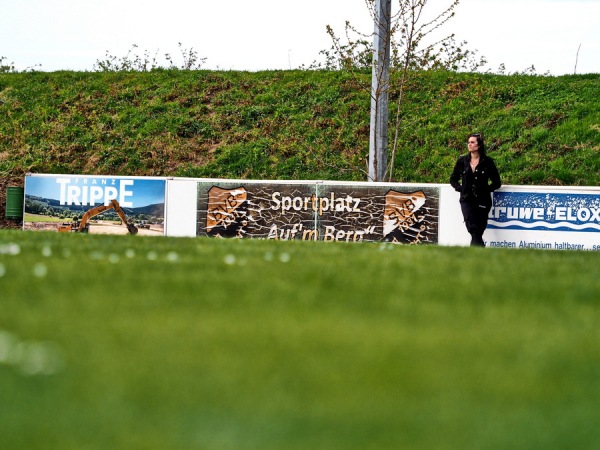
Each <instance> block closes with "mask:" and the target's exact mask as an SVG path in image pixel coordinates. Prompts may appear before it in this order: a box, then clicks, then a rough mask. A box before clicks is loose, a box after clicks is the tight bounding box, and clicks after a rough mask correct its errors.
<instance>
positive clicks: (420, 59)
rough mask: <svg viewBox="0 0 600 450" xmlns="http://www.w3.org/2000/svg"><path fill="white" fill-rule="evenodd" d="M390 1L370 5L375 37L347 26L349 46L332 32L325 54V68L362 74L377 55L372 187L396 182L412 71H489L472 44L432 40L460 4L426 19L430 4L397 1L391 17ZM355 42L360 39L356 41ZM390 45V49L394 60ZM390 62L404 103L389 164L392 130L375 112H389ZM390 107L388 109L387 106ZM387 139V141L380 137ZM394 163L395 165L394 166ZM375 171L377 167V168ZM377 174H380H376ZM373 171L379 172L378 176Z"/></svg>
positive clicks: (398, 110) (453, 3)
mask: <svg viewBox="0 0 600 450" xmlns="http://www.w3.org/2000/svg"><path fill="white" fill-rule="evenodd" d="M386 1H388V2H389V0H365V4H366V6H367V8H368V9H369V11H370V13H371V16H372V18H373V20H374V23H375V27H374V29H375V30H374V33H373V34H372V35H365V34H362V33H360V32H359V31H357V30H356V29H355V28H354V27H353V26H352V25H351V24H350V23H349V22H346V27H345V34H346V41H347V43H342V42H341V39H340V38H338V37H337V36H336V35H335V33H334V32H333V29H332V28H331V27H329V26H328V27H327V32H328V34H329V35H330V37H331V38H332V41H333V45H332V48H331V50H330V51H323V52H321V53H322V54H324V55H325V56H326V62H325V68H327V69H334V70H335V69H343V70H350V69H361V68H363V69H364V68H365V67H366V64H365V61H366V59H367V58H366V57H365V55H368V54H370V55H372V62H371V65H372V71H373V72H372V74H373V76H372V84H371V86H370V87H366V86H365V89H366V90H368V92H369V93H370V96H371V105H372V106H371V113H372V114H371V136H370V143H371V144H370V151H369V174H368V179H369V181H385V177H386V175H388V173H389V178H388V179H389V180H390V181H391V180H392V178H393V167H394V158H395V155H396V151H397V148H398V142H399V132H400V129H401V110H402V107H403V101H404V94H405V89H406V86H407V81H408V79H409V77H410V74H411V73H412V71H415V70H428V69H446V70H468V71H474V70H476V69H478V68H479V67H482V66H484V65H485V64H486V63H487V61H486V60H485V58H484V57H481V58H480V59H479V60H477V58H476V51H472V50H469V49H466V44H467V42H464V41H463V42H461V43H459V44H457V43H456V41H455V37H454V35H453V34H452V35H449V36H447V37H444V38H441V39H438V40H434V41H433V42H432V43H429V44H427V45H425V44H424V43H425V41H427V40H428V39H429V40H431V38H432V37H433V35H434V34H435V33H434V32H437V31H438V30H439V29H440V28H441V27H442V26H443V25H444V24H445V23H446V22H448V20H450V19H451V18H452V17H453V16H454V14H455V9H456V7H457V6H458V4H459V2H460V0H450V1H451V3H450V4H449V6H448V7H446V8H445V9H444V10H443V11H442V12H440V13H438V14H434V15H430V16H429V17H431V18H429V19H427V18H426V17H425V15H424V10H425V7H426V6H427V3H428V0H397V1H396V5H397V6H396V9H397V11H396V12H394V11H393V10H394V9H395V8H394V7H392V8H391V10H390V11H389V12H388V11H387V10H385V8H383V6H384V5H383V2H386ZM388 26H389V34H388V35H387V36H385V37H383V39H382V36H383V34H382V33H383V31H382V30H385V29H386V28H387V27H388ZM353 36H358V38H354V37H353ZM369 36H370V37H371V38H372V41H373V46H372V47H369V45H368V38H369ZM384 45H389V47H390V53H389V56H388V54H387V53H386V48H385V47H384ZM386 60H387V62H389V66H390V69H391V70H392V71H394V72H396V73H399V77H398V78H399V81H398V85H397V89H395V90H396V91H397V92H398V98H397V103H396V114H395V118H394V123H393V130H394V135H393V139H392V151H391V154H390V155H389V158H388V151H387V143H388V142H387V140H388V137H387V127H382V126H381V121H382V120H386V121H387V120H389V118H387V117H386V118H384V117H383V115H382V114H378V115H377V114H373V110H374V106H373V105H376V107H378V108H381V107H384V108H386V109H387V108H388V106H387V100H386V98H387V96H388V95H389V89H390V87H392V86H391V85H390V81H389V79H388V78H387V75H386V73H385V72H384V71H383V70H382V69H381V68H379V65H380V63H381V62H382V61H386ZM384 103H385V106H384V105H383V104H384ZM381 133H385V134H386V136H378V134H381ZM377 141H379V142H380V143H381V145H380V146H379V147H377V148H376V151H375V154H373V150H372V146H373V142H377ZM388 159H389V165H388ZM372 166H373V167H372ZM375 168H376V169H375ZM372 169H373V170H372Z"/></svg>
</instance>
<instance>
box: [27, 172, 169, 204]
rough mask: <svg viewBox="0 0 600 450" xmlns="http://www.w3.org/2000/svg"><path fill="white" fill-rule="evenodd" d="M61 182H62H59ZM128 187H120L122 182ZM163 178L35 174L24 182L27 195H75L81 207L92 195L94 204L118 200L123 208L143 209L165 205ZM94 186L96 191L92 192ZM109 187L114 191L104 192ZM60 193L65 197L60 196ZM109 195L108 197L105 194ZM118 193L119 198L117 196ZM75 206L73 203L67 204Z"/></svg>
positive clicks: (68, 196) (164, 183)
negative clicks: (160, 204)
mask: <svg viewBox="0 0 600 450" xmlns="http://www.w3.org/2000/svg"><path fill="white" fill-rule="evenodd" d="M58 180H61V181H63V182H61V183H59V182H58ZM122 181H124V182H125V183H126V184H124V185H123V186H121V182H122ZM165 185H166V181H165V180H164V179H149V178H146V177H145V178H139V177H132V178H127V177H112V176H106V177H101V176H80V177H75V176H60V175H51V176H46V175H41V176H40V175H33V176H28V177H27V178H26V180H25V191H26V194H27V195H30V196H34V197H42V198H47V199H53V200H61V198H62V199H63V200H68V199H70V198H71V197H72V196H74V197H75V198H76V199H77V201H78V202H79V203H80V204H84V205H88V204H89V201H90V196H91V195H93V196H94V197H95V198H94V201H93V203H94V204H97V203H101V202H103V201H105V200H106V202H108V200H109V199H112V198H116V199H117V200H118V201H119V202H120V203H121V206H123V207H128V208H141V207H142V206H148V205H154V204H158V203H164V202H165ZM92 187H94V188H96V190H95V191H94V193H92V190H91V189H92ZM107 188H114V189H111V190H110V191H105V189H107ZM61 192H62V193H63V196H64V197H61ZM105 193H106V195H105ZM115 194H116V195H115ZM67 203H68V204H72V202H67Z"/></svg>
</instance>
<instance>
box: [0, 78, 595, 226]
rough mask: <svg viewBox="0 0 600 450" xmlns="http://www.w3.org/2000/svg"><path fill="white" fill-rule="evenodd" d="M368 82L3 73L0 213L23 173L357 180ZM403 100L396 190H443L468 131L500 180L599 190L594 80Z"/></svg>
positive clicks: (364, 145) (362, 162)
mask: <svg viewBox="0 0 600 450" xmlns="http://www.w3.org/2000/svg"><path fill="white" fill-rule="evenodd" d="M369 84H370V74H368V73H348V72H328V71H269V72H257V73H248V72H210V71H177V70H165V71H162V70H160V71H153V72H147V73H135V72H130V73H124V72H120V73H88V72H55V73H20V74H0V174H1V176H2V181H1V186H0V195H1V196H2V197H1V198H0V200H2V201H1V205H0V208H1V209H0V213H2V214H1V215H2V217H1V218H2V219H3V218H4V205H5V201H4V195H5V188H6V186H7V185H9V184H16V185H19V184H22V181H23V176H24V174H25V173H26V172H37V173H82V174H113V175H170V176H193V177H207V176H210V177H235V178H259V179H328V180H365V179H366V176H365V170H366V157H367V154H368V136H369V105H370V99H369V94H368V92H367V90H366V89H365V86H368V85H369ZM396 86H397V83H394V86H393V87H392V101H393V102H395V101H396V99H397V97H398V92H397V87H396ZM405 100H406V103H405V104H404V107H403V109H402V114H401V121H400V124H401V128H400V135H399V144H400V145H399V149H398V154H397V156H396V160H395V171H394V180H396V181H410V182H446V180H447V178H448V174H449V172H450V170H451V169H452V166H453V163H454V161H455V159H456V157H457V155H458V154H459V152H462V151H465V138H466V135H467V134H468V133H470V132H472V131H477V132H483V133H484V134H485V136H486V138H487V145H488V147H489V149H490V154H491V155H492V156H493V157H494V158H496V160H497V162H498V165H499V167H500V169H501V171H502V174H503V178H504V181H505V183H510V184H551V185H556V184H564V185H599V184H600V75H598V74H593V75H577V76H563V77H543V76H526V75H513V76H502V75H489V74H466V73H462V74H457V73H452V72H422V73H417V74H414V75H413V77H412V78H411V80H410V82H409V86H408V93H407V95H406V97H405ZM391 109H392V113H391V116H392V117H395V104H392V105H391Z"/></svg>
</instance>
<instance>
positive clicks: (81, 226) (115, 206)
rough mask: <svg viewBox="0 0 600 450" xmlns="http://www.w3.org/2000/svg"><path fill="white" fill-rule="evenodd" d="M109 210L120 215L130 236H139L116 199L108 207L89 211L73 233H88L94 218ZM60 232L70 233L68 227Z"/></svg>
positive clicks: (103, 206)
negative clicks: (91, 220) (90, 221)
mask: <svg viewBox="0 0 600 450" xmlns="http://www.w3.org/2000/svg"><path fill="white" fill-rule="evenodd" d="M109 209H114V210H115V211H116V213H117V214H118V215H119V217H120V218H121V220H122V221H123V224H124V225H125V226H126V227H127V231H129V234H137V233H138V229H137V227H136V226H135V225H134V224H132V223H129V222H128V220H127V216H126V215H125V212H124V211H123V208H121V205H119V202H118V201H117V200H116V199H112V200H111V201H110V203H109V204H108V205H100V206H96V207H94V208H91V209H88V210H87V211H86V212H85V213H84V214H83V217H82V218H81V220H80V221H79V225H74V226H73V227H71V231H76V232H79V233H86V232H87V230H88V222H89V220H90V219H91V218H92V217H94V216H97V215H98V214H100V213H103V212H104V211H108V210H109ZM58 231H68V230H66V227H60V228H59V230H58Z"/></svg>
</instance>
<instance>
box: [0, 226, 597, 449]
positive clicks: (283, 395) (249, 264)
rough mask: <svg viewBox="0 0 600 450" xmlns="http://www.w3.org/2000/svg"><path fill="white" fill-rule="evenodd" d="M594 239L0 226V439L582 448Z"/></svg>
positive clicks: (587, 422) (592, 379)
mask: <svg viewBox="0 0 600 450" xmlns="http://www.w3.org/2000/svg"><path fill="white" fill-rule="evenodd" d="M599 318H600V253H593V252H560V251H543V250H502V249H480V248H445V247H438V246H394V245H390V244H367V243H364V244H340V243H336V244H333V243H322V242H273V241H251V240H242V241H238V240H216V239H188V238H166V237H156V238H155V237H143V238H142V237H139V236H101V235H78V234H59V233H47V232H37V233H36V232H25V231H18V230H17V231H14V230H4V231H0V448H2V449H11V450H12V449H28V450H30V449H61V450H69V449H77V450H84V449H94V450H95V449H111V450H115V449H127V450H132V449H144V450H151V449H160V450H164V449H210V450H212V449H232V450H233V449H236V450H237V449H261V450H262V449H344V450H345V449H361V450H362V449H411V450H413V449H415V450H419V449H435V450H444V449H460V450H464V449H486V450H493V449H502V450H504V449H511V450H514V449H524V450H525V449H526V450H534V449H544V450H548V449H594V448H599V447H600V428H599V427H598V418H599V417H600V383H599V380H600V326H599V325H600V323H599V322H600V320H599Z"/></svg>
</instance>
